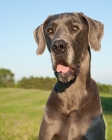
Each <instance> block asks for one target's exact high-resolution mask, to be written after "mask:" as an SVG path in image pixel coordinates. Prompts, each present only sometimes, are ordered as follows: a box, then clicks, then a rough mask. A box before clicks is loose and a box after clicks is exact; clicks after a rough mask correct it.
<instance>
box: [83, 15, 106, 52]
mask: <svg viewBox="0 0 112 140" xmlns="http://www.w3.org/2000/svg"><path fill="white" fill-rule="evenodd" d="M80 14H81V16H82V17H83V19H84V20H86V21H85V23H87V24H88V28H89V32H88V41H89V46H90V47H91V48H92V49H93V50H94V51H99V50H100V49H101V44H100V41H101V39H102V37H103V33H104V26H103V24H102V23H101V22H99V21H96V20H94V19H91V18H89V17H87V16H85V15H84V14H83V13H80Z"/></svg>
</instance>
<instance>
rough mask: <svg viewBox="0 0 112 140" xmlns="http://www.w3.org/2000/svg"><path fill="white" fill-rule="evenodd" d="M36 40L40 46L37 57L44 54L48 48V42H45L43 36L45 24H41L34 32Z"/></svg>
mask: <svg viewBox="0 0 112 140" xmlns="http://www.w3.org/2000/svg"><path fill="white" fill-rule="evenodd" d="M34 38H35V41H36V43H37V45H38V49H37V51H36V53H37V55H40V54H42V53H43V52H44V50H45V47H46V42H45V39H44V34H43V24H41V25H40V26H39V27H38V28H36V29H35V30H34Z"/></svg>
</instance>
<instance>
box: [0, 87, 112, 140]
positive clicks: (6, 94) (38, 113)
mask: <svg viewBox="0 0 112 140" xmlns="http://www.w3.org/2000/svg"><path fill="white" fill-rule="evenodd" d="M49 94H50V91H43V90H26V89H16V88H3V89H2V88H1V89H0V140H37V136H38V130H39V126H40V123H41V119H42V114H43V108H44V105H45V102H46V100H47V98H48V96H49ZM101 100H102V106H103V110H104V118H105V121H106V125H107V140H112V94H109V93H101Z"/></svg>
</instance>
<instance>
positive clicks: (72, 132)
mask: <svg viewBox="0 0 112 140" xmlns="http://www.w3.org/2000/svg"><path fill="white" fill-rule="evenodd" d="M102 36H103V24H102V23H101V22H99V21H96V20H93V19H91V18H89V17H87V16H85V15H84V14H83V13H63V14H58V15H52V16H49V17H48V18H47V19H46V20H45V22H44V23H43V24H41V25H40V26H39V27H38V28H36V29H35V31H34V38H35V41H36V43H37V45H38V49H37V54H38V55H40V54H42V53H43V52H44V50H45V46H46V45H47V47H48V50H49V52H50V54H51V60H52V67H53V70H54V72H55V75H56V77H57V83H56V85H55V87H54V89H53V90H52V92H51V94H50V97H49V99H48V101H47V103H46V107H45V110H44V116H43V120H42V123H41V127H40V132H39V140H105V123H104V120H103V113H102V107H101V102H100V97H99V92H98V88H97V85H96V83H95V81H94V80H93V79H92V78H91V72H90V62H91V52H90V48H92V49H93V50H94V51H99V50H100V48H101V45H100V41H101V38H102Z"/></svg>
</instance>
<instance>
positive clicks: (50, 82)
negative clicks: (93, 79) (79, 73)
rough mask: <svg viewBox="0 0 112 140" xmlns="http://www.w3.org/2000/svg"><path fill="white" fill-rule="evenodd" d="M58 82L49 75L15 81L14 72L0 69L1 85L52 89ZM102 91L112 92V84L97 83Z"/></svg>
mask: <svg viewBox="0 0 112 140" xmlns="http://www.w3.org/2000/svg"><path fill="white" fill-rule="evenodd" d="M55 83H56V78H49V77H45V78H43V77H33V76H31V77H28V78H26V77H23V78H22V79H21V80H19V81H17V83H15V80H14V74H13V73H12V72H11V71H10V70H8V69H3V68H1V69H0V87H19V88H25V89H43V90H51V89H52V88H53V87H54V85H55ZM97 85H98V89H99V91H100V92H110V93H112V85H106V84H100V83H97Z"/></svg>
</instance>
